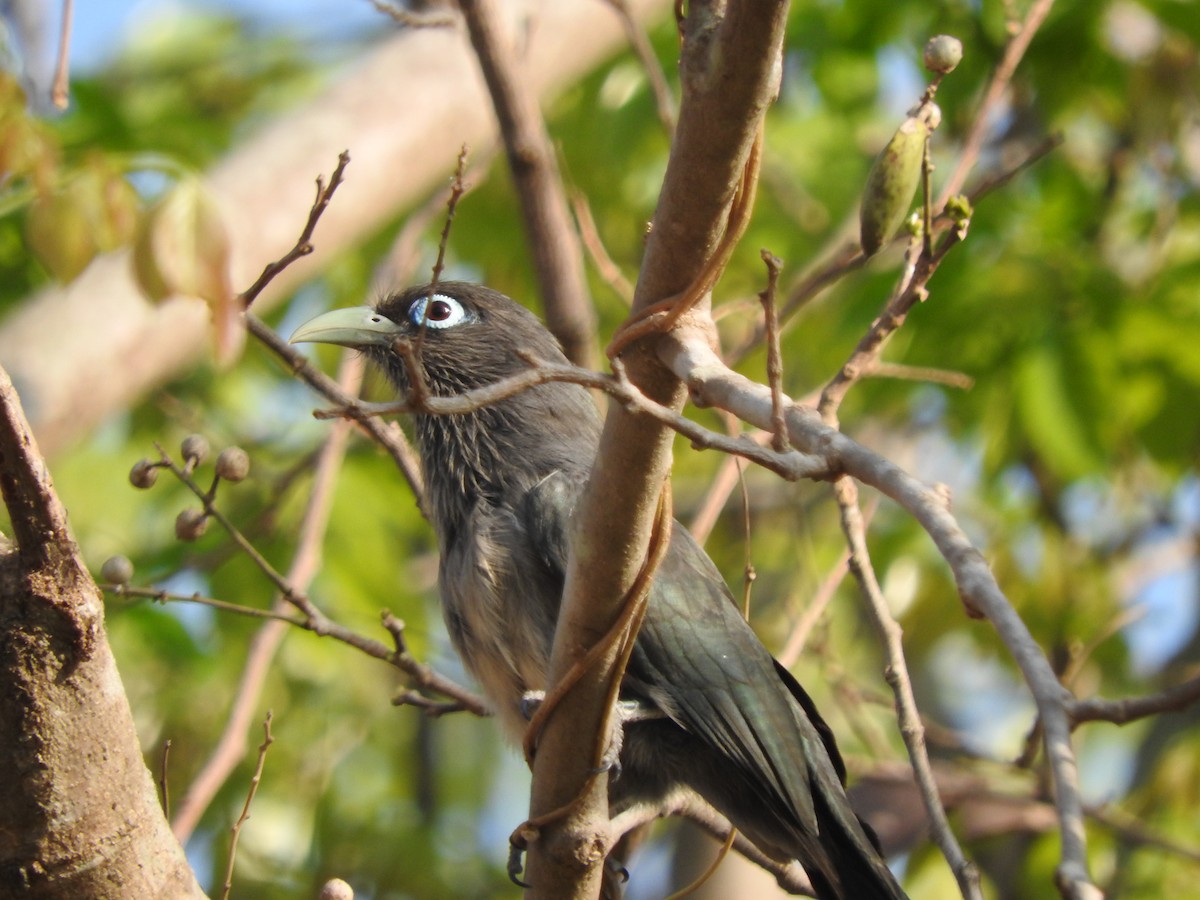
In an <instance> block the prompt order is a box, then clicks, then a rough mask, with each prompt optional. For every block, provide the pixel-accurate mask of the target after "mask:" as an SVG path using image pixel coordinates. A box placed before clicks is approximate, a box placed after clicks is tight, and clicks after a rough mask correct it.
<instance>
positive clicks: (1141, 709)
mask: <svg viewBox="0 0 1200 900" xmlns="http://www.w3.org/2000/svg"><path fill="white" fill-rule="evenodd" d="M1196 702H1200V675H1197V676H1194V677H1192V678H1189V679H1188V680H1187V681H1184V682H1181V683H1180V684H1176V685H1172V686H1171V687H1169V688H1166V689H1164V690H1161V691H1158V692H1157V693H1154V694H1147V695H1146V696H1144V697H1126V698H1124V699H1121V700H1104V699H1102V698H1100V697H1092V698H1090V699H1087V700H1075V699H1073V700H1071V701H1069V702H1068V703H1067V713H1068V714H1069V715H1070V717H1071V721H1072V723H1073V724H1075V725H1079V724H1081V723H1083V722H1112V723H1113V724H1115V725H1127V724H1128V723H1130V722H1135V721H1137V720H1138V719H1144V718H1146V716H1154V715H1158V714H1159V713H1164V712H1178V711H1179V710H1181V709H1185V708H1187V707H1188V706H1191V705H1192V704H1193V703H1196Z"/></svg>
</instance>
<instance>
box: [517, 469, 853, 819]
mask: <svg viewBox="0 0 1200 900" xmlns="http://www.w3.org/2000/svg"><path fill="white" fill-rule="evenodd" d="M582 485H583V480H582V478H577V477H571V476H569V475H567V474H564V473H556V474H555V475H552V476H551V477H549V478H546V479H544V480H543V481H542V482H540V483H539V484H538V485H537V486H536V487H534V488H533V490H531V491H529V492H528V494H527V495H526V498H525V504H524V520H525V523H526V529H527V532H528V534H529V537H530V539H531V540H532V541H533V544H534V546H536V547H538V548H539V552H540V553H542V554H544V562H545V563H546V565H547V566H556V567H558V568H559V569H560V570H561V571H565V569H566V564H567V553H568V529H567V525H568V523H569V521H570V516H571V514H572V512H573V511H574V508H575V504H576V501H577V500H578V497H579V494H580V492H581V491H582ZM627 682H628V684H629V685H630V687H631V688H632V689H633V690H634V691H635V692H636V693H637V694H638V695H639V697H640V698H641V699H642V700H644V701H649V702H650V703H652V704H653V705H654V706H656V707H657V708H658V709H660V710H661V711H662V712H663V713H665V714H666V715H667V716H668V717H670V718H671V719H672V720H673V721H675V722H676V723H677V724H678V725H680V726H681V727H683V728H684V729H685V730H687V731H688V732H690V733H692V734H694V735H695V736H696V737H698V738H699V739H701V740H702V741H703V742H704V743H706V744H708V745H709V746H711V747H713V748H714V749H715V750H717V751H719V752H720V753H721V754H722V755H723V756H725V757H726V758H728V759H729V760H730V761H732V762H734V763H735V764H737V765H738V766H740V767H741V768H742V769H743V770H744V771H746V772H747V773H748V774H749V773H752V774H753V776H754V780H755V781H756V782H758V783H765V784H766V785H769V787H770V789H771V793H773V794H774V795H775V797H777V798H778V799H779V801H781V802H783V803H784V804H786V805H788V806H789V807H790V808H791V809H792V810H793V811H794V815H795V816H796V817H797V818H798V819H799V823H798V824H800V825H801V827H803V828H805V829H807V830H808V831H809V832H810V833H812V832H814V831H816V814H815V812H814V810H813V801H812V796H811V791H810V786H809V769H810V766H809V764H807V763H806V758H807V759H813V758H828V757H829V756H833V758H834V759H836V760H837V762H836V763H835V764H834V769H833V771H832V775H831V777H832V778H833V779H834V780H840V777H839V776H840V772H838V771H837V769H838V768H839V767H840V765H841V760H840V758H838V757H837V756H836V753H837V751H836V748H834V747H833V742H832V738H831V737H829V733H828V728H827V726H826V725H825V723H824V722H823V721H822V720H821V719H820V716H818V715H817V714H816V710H815V708H814V707H813V705H812V702H811V701H810V700H808V697H807V696H806V695H804V692H803V691H802V690H801V689H800V686H799V685H798V684H796V682H795V679H791V678H789V679H788V681H787V682H785V681H783V680H782V679H781V677H780V675H779V674H778V673H777V671H776V663H775V660H774V659H773V658H772V657H771V655H770V654H769V653H768V652H767V650H766V649H765V648H764V647H763V645H762V644H761V643H760V642H759V640H758V638H757V637H756V636H755V634H754V632H753V631H752V630H751V629H750V626H749V625H748V624H747V623H746V622H745V620H744V619H743V618H742V617H741V614H740V613H739V611H738V609H737V607H736V604H735V603H734V601H733V598H732V596H731V595H730V594H729V590H728V588H727V587H726V585H725V582H724V580H722V578H721V576H720V573H719V572H718V571H717V569H716V567H715V566H714V565H713V563H712V561H711V560H710V559H709V558H708V556H707V554H705V552H704V551H703V550H702V549H701V548H700V546H699V545H698V544H697V543H696V542H695V540H694V539H693V538H692V537H691V535H690V534H688V532H687V531H686V530H685V529H684V528H683V526H681V525H679V524H678V523H675V526H674V531H673V534H672V538H671V546H670V549H669V550H668V552H667V555H666V557H665V559H664V560H663V563H662V566H661V568H660V569H659V571H658V573H657V575H656V577H655V583H654V586H653V588H652V589H651V595H650V602H649V606H648V609H647V612H646V618H645V620H644V622H643V624H642V630H641V632H640V634H639V636H638V639H637V644H636V647H635V649H634V654H633V658H632V659H631V660H630V664H629V670H628V674H627ZM793 689H794V690H796V691H799V696H797V697H793V694H792V690H793ZM797 703H799V706H797ZM797 748H801V749H802V753H803V757H801V755H800V754H797V752H796V749H797ZM831 751H832V752H831ZM839 789H840V788H839Z"/></svg>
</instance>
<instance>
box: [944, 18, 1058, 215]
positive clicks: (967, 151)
mask: <svg viewBox="0 0 1200 900" xmlns="http://www.w3.org/2000/svg"><path fill="white" fill-rule="evenodd" d="M1053 5H1054V0H1034V2H1033V3H1032V4H1030V7H1029V12H1028V13H1026V15H1025V21H1024V22H1023V23H1022V24H1021V27H1020V29H1019V30H1018V31H1017V33H1016V34H1015V35H1013V38H1012V40H1011V41H1009V42H1008V46H1006V47H1005V48H1004V56H1003V58H1002V59H1001V60H1000V64H999V65H998V66H996V71H995V72H993V73H992V79H991V81H990V82H988V86H987V89H986V90H985V91H984V94H983V100H981V101H980V103H979V109H978V110H977V111H976V112H975V118H974V121H973V123H972V125H971V130H970V131H969V132H968V134H967V139H966V141H964V142H963V148H962V151H961V152H960V153H959V155H958V163H957V164H956V165H955V167H954V172H953V173H952V174H951V175H950V177H949V178H948V179H947V180H946V183H945V184H944V185H943V186H942V193H941V194H940V195H939V196H938V201H937V204H936V206H937V209H938V211H939V212H940V211H941V210H942V208H943V207H945V205H946V202H947V201H948V200H949V199H950V198H951V197H953V196H954V195H955V194H957V193H958V192H959V191H961V190H962V188H963V185H964V184H965V183H966V180H967V175H969V174H970V172H971V169H973V168H974V167H975V162H976V161H977V160H978V159H979V152H980V151H981V150H982V149H983V139H984V137H985V135H986V134H987V129H988V128H989V127H990V125H991V122H992V111H993V110H994V109H995V107H996V105H997V104H998V103H999V102H1000V99H1001V97H1003V96H1004V92H1005V90H1007V89H1008V85H1009V82H1011V81H1012V77H1013V74H1014V73H1015V72H1016V71H1017V65H1018V64H1019V63H1020V62H1021V58H1022V57H1023V56H1024V55H1025V51H1026V50H1028V49H1029V44H1030V43H1031V42H1032V41H1033V36H1034V35H1035V34H1037V31H1038V29H1039V28H1041V27H1042V23H1043V22H1044V21H1045V20H1046V16H1047V15H1049V14H1050V7H1052V6H1053Z"/></svg>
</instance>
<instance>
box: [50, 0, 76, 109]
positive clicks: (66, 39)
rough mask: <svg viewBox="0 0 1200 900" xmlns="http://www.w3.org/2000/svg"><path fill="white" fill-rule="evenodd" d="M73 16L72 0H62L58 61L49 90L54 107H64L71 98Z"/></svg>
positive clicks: (73, 4) (73, 5)
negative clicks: (52, 84) (52, 83)
mask: <svg viewBox="0 0 1200 900" xmlns="http://www.w3.org/2000/svg"><path fill="white" fill-rule="evenodd" d="M74 17H75V2H74V0H63V12H62V27H61V29H60V30H59V33H58V62H57V63H56V64H55V66H54V86H53V87H52V88H51V90H50V99H51V101H52V102H53V103H54V107H55V109H66V108H67V104H68V103H70V100H71V63H70V55H71V20H72V19H73V18H74Z"/></svg>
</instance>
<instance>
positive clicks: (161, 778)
mask: <svg viewBox="0 0 1200 900" xmlns="http://www.w3.org/2000/svg"><path fill="white" fill-rule="evenodd" d="M170 759H171V741H170V739H169V738H168V739H167V740H165V741H163V746H162V756H161V757H159V763H158V793H159V797H160V798H161V799H162V811H163V818H165V819H170V818H171V793H170V791H169V790H168V787H167V785H168V782H167V763H168V762H170Z"/></svg>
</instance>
